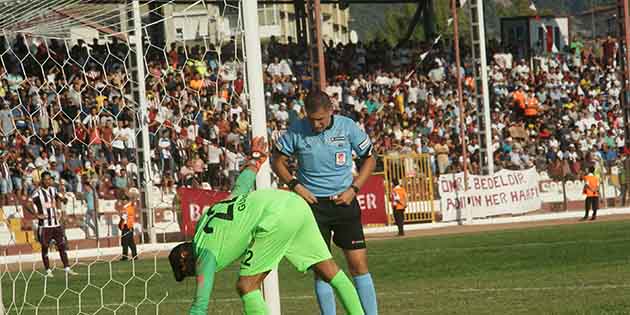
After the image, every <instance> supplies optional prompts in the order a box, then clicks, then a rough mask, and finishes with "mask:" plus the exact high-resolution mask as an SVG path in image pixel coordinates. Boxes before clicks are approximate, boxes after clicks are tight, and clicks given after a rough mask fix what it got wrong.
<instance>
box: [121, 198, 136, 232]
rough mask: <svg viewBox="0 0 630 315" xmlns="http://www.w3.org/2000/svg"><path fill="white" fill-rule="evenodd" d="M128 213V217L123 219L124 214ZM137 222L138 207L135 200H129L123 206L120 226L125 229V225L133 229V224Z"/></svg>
mask: <svg viewBox="0 0 630 315" xmlns="http://www.w3.org/2000/svg"><path fill="white" fill-rule="evenodd" d="M124 214H126V215H127V219H126V220H125V219H123V217H122V215H124ZM135 223H136V207H135V206H134V205H133V202H128V203H126V204H125V205H123V206H122V211H121V217H120V222H119V223H118V228H119V229H121V230H122V229H123V228H124V227H125V225H126V226H127V228H128V229H133V225H134V224H135Z"/></svg>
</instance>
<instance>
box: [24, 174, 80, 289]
mask: <svg viewBox="0 0 630 315" xmlns="http://www.w3.org/2000/svg"><path fill="white" fill-rule="evenodd" d="M52 183H53V179H52V176H51V175H50V173H49V172H44V173H42V176H41V185H40V186H39V188H37V189H35V191H34V192H33V195H32V196H31V198H30V199H29V202H28V203H27V205H26V210H27V211H28V212H30V213H31V214H32V215H34V216H35V217H36V218H37V219H38V220H39V223H38V228H37V230H38V231H37V232H38V233H37V235H38V238H39V242H40V243H41V245H42V260H43V262H44V268H46V276H47V277H53V272H52V269H50V262H49V260H48V247H49V246H50V243H51V242H52V241H55V244H56V246H57V250H58V251H59V256H61V261H62V262H63V266H64V270H65V272H66V273H67V274H69V275H76V274H77V273H76V272H74V271H72V269H70V264H69V262H68V254H67V252H66V237H65V235H64V230H63V227H62V216H61V213H60V212H59V211H58V209H60V208H61V203H62V202H65V201H66V198H65V197H64V196H63V195H62V194H60V193H59V192H58V191H57V188H55V187H54V186H53V185H52Z"/></svg>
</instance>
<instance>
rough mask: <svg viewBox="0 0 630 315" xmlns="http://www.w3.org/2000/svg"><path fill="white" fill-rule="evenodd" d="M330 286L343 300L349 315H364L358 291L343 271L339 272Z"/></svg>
mask: <svg viewBox="0 0 630 315" xmlns="http://www.w3.org/2000/svg"><path fill="white" fill-rule="evenodd" d="M330 285H331V286H332V287H333V288H335V291H336V292H337V294H338V295H339V299H341V304H343V307H344V308H345V309H346V312H348V315H364V314H365V313H363V308H362V307H361V301H360V300H359V295H358V294H357V289H355V288H354V285H353V284H352V281H350V279H348V276H346V274H345V273H343V271H341V270H340V271H339V272H337V274H336V275H335V277H334V278H333V279H332V280H331V281H330Z"/></svg>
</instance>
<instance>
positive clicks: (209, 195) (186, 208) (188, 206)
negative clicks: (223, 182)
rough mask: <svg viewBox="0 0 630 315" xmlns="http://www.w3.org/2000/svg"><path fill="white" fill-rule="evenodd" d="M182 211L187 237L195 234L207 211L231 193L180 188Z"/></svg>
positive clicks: (182, 229) (183, 227)
mask: <svg viewBox="0 0 630 315" xmlns="http://www.w3.org/2000/svg"><path fill="white" fill-rule="evenodd" d="M177 195H178V196H179V200H180V206H181V209H182V222H181V231H182V232H183V233H184V235H185V236H193V235H194V234H195V225H196V224H197V221H199V218H201V216H202V215H203V214H204V212H205V211H206V209H208V208H209V207H211V206H212V205H214V204H215V203H217V202H219V201H221V200H223V199H225V198H227V197H228V196H229V195H230V193H228V192H223V191H214V190H207V189H198V188H178V189H177Z"/></svg>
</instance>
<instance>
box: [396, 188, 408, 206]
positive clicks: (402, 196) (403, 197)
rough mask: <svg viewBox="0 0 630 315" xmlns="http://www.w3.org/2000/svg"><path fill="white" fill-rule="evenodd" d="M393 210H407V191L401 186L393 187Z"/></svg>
mask: <svg viewBox="0 0 630 315" xmlns="http://www.w3.org/2000/svg"><path fill="white" fill-rule="evenodd" d="M393 194H394V198H393V199H394V200H393V201H394V202H393V203H394V209H396V210H405V208H407V191H406V190H405V188H403V187H402V186H400V185H398V186H396V187H394V190H393Z"/></svg>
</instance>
